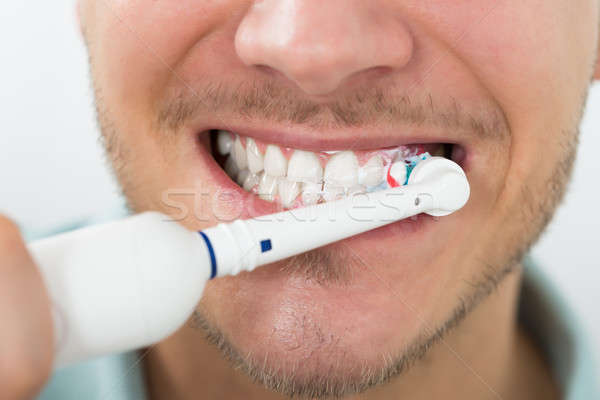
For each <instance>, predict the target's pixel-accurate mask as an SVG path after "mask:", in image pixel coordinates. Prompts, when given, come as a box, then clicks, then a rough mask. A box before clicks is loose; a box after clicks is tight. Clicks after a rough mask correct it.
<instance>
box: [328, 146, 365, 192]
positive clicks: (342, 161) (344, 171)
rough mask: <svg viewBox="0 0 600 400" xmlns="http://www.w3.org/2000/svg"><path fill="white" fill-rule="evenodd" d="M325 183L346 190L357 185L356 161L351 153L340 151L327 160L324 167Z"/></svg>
mask: <svg viewBox="0 0 600 400" xmlns="http://www.w3.org/2000/svg"><path fill="white" fill-rule="evenodd" d="M325 182H326V183H329V184H330V185H335V186H342V187H347V188H349V187H352V186H355V185H356V184H357V183H358V160H357V159H356V156H355V155H354V153H353V152H351V151H342V152H339V153H336V154H334V155H333V156H332V157H331V158H330V159H329V162H328V163H327V166H326V167H325Z"/></svg>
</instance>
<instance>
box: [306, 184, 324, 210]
mask: <svg viewBox="0 0 600 400" xmlns="http://www.w3.org/2000/svg"><path fill="white" fill-rule="evenodd" d="M320 199H321V184H320V183H313V182H304V183H303V184H302V202H303V203H304V204H306V205H311V204H317V203H318V202H319V200H320Z"/></svg>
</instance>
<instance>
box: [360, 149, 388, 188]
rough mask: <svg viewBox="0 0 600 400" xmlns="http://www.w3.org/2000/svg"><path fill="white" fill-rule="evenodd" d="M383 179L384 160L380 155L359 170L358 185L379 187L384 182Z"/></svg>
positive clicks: (372, 158)
mask: <svg viewBox="0 0 600 400" xmlns="http://www.w3.org/2000/svg"><path fill="white" fill-rule="evenodd" d="M383 179H384V172H383V159H382V158H381V156H379V155H376V156H374V157H371V158H370V159H369V161H367V162H366V163H365V165H363V166H362V167H360V168H359V170H358V183H360V184H361V185H365V186H366V187H374V186H377V185H379V184H381V182H383Z"/></svg>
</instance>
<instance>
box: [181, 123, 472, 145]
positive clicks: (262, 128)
mask: <svg viewBox="0 0 600 400" xmlns="http://www.w3.org/2000/svg"><path fill="white" fill-rule="evenodd" d="M219 129H222V130H227V131H230V132H234V133H237V134H238V135H240V136H247V137H252V138H255V139H258V140H260V141H262V142H265V143H273V144H277V145H279V146H282V147H290V148H294V149H301V150H307V151H314V152H318V151H333V150H375V149H381V148H386V147H392V146H402V145H411V144H420V143H422V144H425V143H448V144H456V145H459V146H461V147H463V148H464V149H465V151H466V152H467V153H469V152H470V151H471V148H470V146H469V144H470V140H469V137H471V138H472V137H474V134H473V133H472V132H465V131H464V130H462V129H457V130H454V131H452V133H449V132H448V128H441V127H437V126H435V125H433V126H431V125H427V126H425V125H423V126H417V125H402V126H397V125H396V126H394V127H388V126H385V125H383V126H381V127H337V126H325V127H315V128H313V127H310V126H308V125H282V124H276V123H266V122H264V121H253V120H248V121H243V123H242V122H237V121H235V119H233V120H231V122H228V123H227V124H223V123H222V122H221V121H219V120H214V121H208V120H204V121H203V122H202V123H198V124H196V125H194V124H191V129H190V130H191V134H193V135H199V134H208V132H209V131H211V130H219Z"/></svg>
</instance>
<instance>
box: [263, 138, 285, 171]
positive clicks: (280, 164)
mask: <svg viewBox="0 0 600 400" xmlns="http://www.w3.org/2000/svg"><path fill="white" fill-rule="evenodd" d="M264 167H265V172H266V173H267V174H269V175H271V176H277V177H284V176H285V175H286V174H287V170H288V161H287V159H286V158H285V156H284V155H283V153H282V152H281V150H280V149H279V147H277V146H274V145H272V144H270V145H268V146H267V150H266V152H265V160H264Z"/></svg>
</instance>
